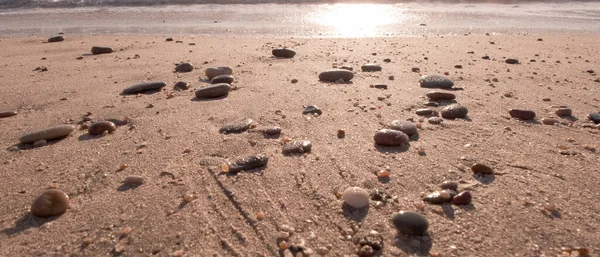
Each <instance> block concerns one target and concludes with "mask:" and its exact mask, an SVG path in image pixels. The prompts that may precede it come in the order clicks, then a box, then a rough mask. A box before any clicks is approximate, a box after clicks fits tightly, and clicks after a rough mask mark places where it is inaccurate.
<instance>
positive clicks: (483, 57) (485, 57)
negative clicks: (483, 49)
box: [481, 55, 490, 60]
mask: <svg viewBox="0 0 600 257" xmlns="http://www.w3.org/2000/svg"><path fill="white" fill-rule="evenodd" d="M481 59H484V60H489V59H490V57H489V56H487V55H484V56H482V57H481Z"/></svg>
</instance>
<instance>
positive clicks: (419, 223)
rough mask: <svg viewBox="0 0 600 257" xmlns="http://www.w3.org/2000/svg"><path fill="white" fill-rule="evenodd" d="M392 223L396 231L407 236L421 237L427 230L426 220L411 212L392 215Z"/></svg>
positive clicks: (427, 223)
mask: <svg viewBox="0 0 600 257" xmlns="http://www.w3.org/2000/svg"><path fill="white" fill-rule="evenodd" d="M392 223H393V224H394V227H396V229H398V231H400V232H401V233H404V234H408V235H423V234H425V232H427V229H429V222H428V221H427V218H425V216H423V215H421V214H420V213H417V212H412V211H401V212H399V213H395V214H394V215H392Z"/></svg>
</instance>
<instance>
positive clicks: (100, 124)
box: [88, 120, 117, 135]
mask: <svg viewBox="0 0 600 257" xmlns="http://www.w3.org/2000/svg"><path fill="white" fill-rule="evenodd" d="M116 130H117V126H116V125H115V124H114V123H112V122H110V121H107V120H103V121H97V122H94V123H93V124H92V125H91V126H90V127H89V128H88V133H90V135H100V134H102V133H104V131H107V132H108V133H112V132H115V131H116Z"/></svg>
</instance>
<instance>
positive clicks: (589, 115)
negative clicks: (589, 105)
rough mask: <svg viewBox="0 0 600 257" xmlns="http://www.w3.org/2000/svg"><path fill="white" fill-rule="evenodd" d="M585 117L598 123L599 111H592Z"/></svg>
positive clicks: (599, 120) (599, 118)
mask: <svg viewBox="0 0 600 257" xmlns="http://www.w3.org/2000/svg"><path fill="white" fill-rule="evenodd" d="M587 117H588V119H590V120H591V121H593V122H594V123H596V124H598V123H600V113H597V112H595V113H594V112H593V113H590V114H588V116H587Z"/></svg>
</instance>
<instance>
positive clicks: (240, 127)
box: [219, 118, 254, 134]
mask: <svg viewBox="0 0 600 257" xmlns="http://www.w3.org/2000/svg"><path fill="white" fill-rule="evenodd" d="M253 123H254V120H252V119H250V118H244V119H240V120H236V121H232V122H229V123H227V124H225V125H223V126H222V127H221V128H220V129H219V132H220V133H225V134H228V133H241V132H244V131H246V130H248V129H249V128H252V127H253V126H254V125H253Z"/></svg>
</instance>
